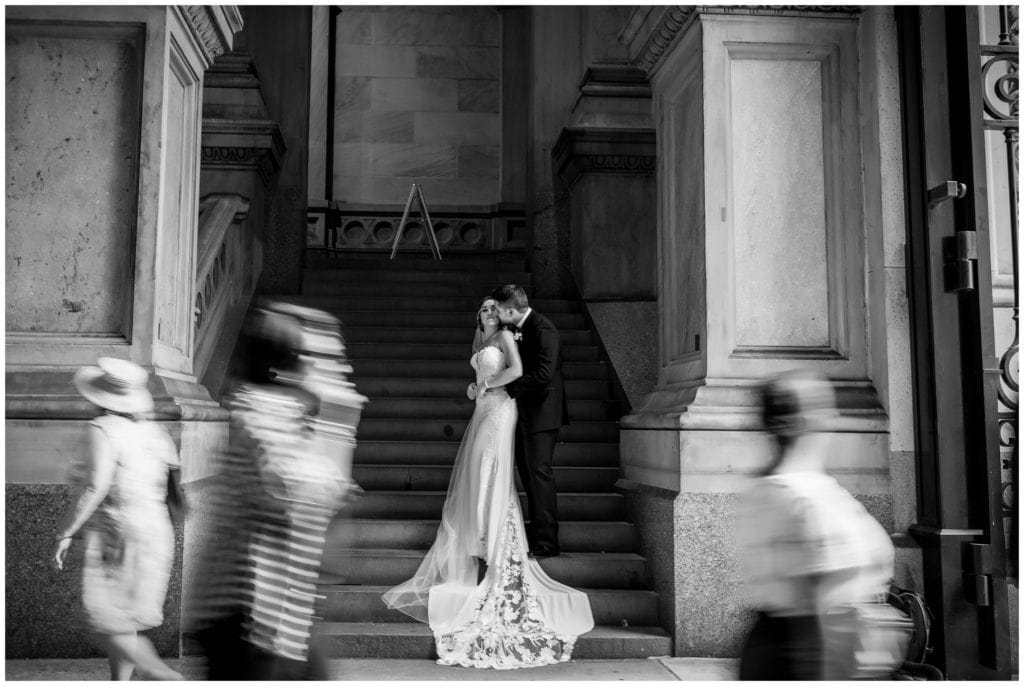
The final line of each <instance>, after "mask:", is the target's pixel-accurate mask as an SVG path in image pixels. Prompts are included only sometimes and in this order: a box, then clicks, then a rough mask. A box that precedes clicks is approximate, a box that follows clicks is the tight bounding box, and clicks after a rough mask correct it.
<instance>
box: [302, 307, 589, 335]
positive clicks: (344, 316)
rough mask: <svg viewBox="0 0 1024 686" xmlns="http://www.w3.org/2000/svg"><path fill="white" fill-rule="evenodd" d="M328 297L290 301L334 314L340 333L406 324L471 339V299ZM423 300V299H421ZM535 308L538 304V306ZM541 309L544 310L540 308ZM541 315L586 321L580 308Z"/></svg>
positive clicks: (576, 324)
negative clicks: (451, 304) (402, 301)
mask: <svg viewBox="0 0 1024 686" xmlns="http://www.w3.org/2000/svg"><path fill="white" fill-rule="evenodd" d="M326 301H327V298H317V297H295V298H293V300H292V302H294V303H295V304H297V305H304V306H306V307H315V308H318V309H321V310H325V311H327V312H329V313H330V314H333V315H334V316H336V317H337V318H338V319H340V320H341V323H342V333H344V332H345V331H346V330H347V328H348V327H350V326H405V327H408V328H410V329H414V330H419V329H420V328H421V327H423V328H430V327H440V328H449V327H464V329H463V330H464V331H466V332H467V337H468V340H469V341H470V342H472V340H473V326H474V325H475V324H474V321H475V317H476V306H477V304H479V303H474V304H473V305H472V306H470V307H468V308H462V309H458V310H449V311H443V310H438V309H437V308H438V305H437V304H435V303H427V306H428V307H429V308H430V309H423V308H418V309H415V310H404V311H402V310H379V311H373V310H367V309H365V308H362V307H361V308H359V309H345V308H341V307H336V306H334V305H332V304H330V303H328V302H326ZM421 304H422V303H421ZM537 309H538V310H539V309H540V307H539V306H538V308H537ZM541 311H543V310H541ZM543 312H544V316H546V317H547V318H548V319H550V320H551V323H552V324H554V325H555V327H556V328H557V329H558V330H559V332H562V331H566V330H586V322H585V320H584V317H583V315H582V314H581V313H579V312H553V311H550V310H548V311H543Z"/></svg>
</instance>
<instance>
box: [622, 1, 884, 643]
mask: <svg viewBox="0 0 1024 686" xmlns="http://www.w3.org/2000/svg"><path fill="white" fill-rule="evenodd" d="M858 23H859V17H858V14H856V13H849V12H846V11H843V10H842V8H838V9H837V10H836V11H831V10H830V11H822V12H816V11H803V10H800V9H793V8H789V9H785V8H781V9H768V8H740V7H729V8H710V7H702V8H683V7H654V8H637V10H635V12H634V14H633V15H632V16H631V18H630V21H629V22H628V24H627V28H626V30H625V31H624V34H623V37H624V39H625V40H626V41H627V43H628V45H629V48H630V57H631V60H632V62H633V63H634V64H635V65H637V66H639V67H641V68H643V69H645V70H646V72H647V74H648V76H649V78H650V80H651V84H652V86H653V90H654V120H655V122H657V146H658V147H657V156H658V160H659V163H658V175H659V176H658V196H659V197H658V219H657V226H658V261H659V264H658V274H659V280H660V283H659V321H660V331H659V350H660V355H659V366H660V371H659V374H658V384H657V387H656V388H655V389H654V391H653V392H651V393H650V394H648V395H647V397H646V398H645V399H644V400H643V402H642V403H641V404H640V406H639V407H637V408H634V412H633V414H632V415H630V416H628V417H625V418H623V420H622V422H621V426H622V433H621V454H622V464H623V472H624V476H625V478H626V480H627V483H626V485H628V486H629V487H630V488H632V489H634V490H633V495H632V496H631V501H632V502H633V504H634V511H635V512H637V513H638V515H637V516H638V518H639V520H640V521H639V524H640V528H641V538H642V539H644V542H645V545H646V546H649V547H650V548H652V549H653V550H657V551H658V552H657V553H656V555H660V556H661V557H662V558H663V557H664V555H665V553H664V552H661V551H663V550H671V551H672V553H671V559H670V561H665V560H664V559H662V560H661V561H660V563H659V564H655V565H654V571H655V575H656V577H657V578H656V585H657V587H658V590H659V591H662V592H663V593H664V594H665V596H664V597H663V607H662V609H663V619H665V618H666V617H671V619H670V620H669V621H670V622H671V623H672V625H673V628H674V633H675V651H676V654H677V655H692V656H698V655H706V656H724V655H735V654H737V652H738V650H739V647H740V644H741V643H740V642H741V640H742V638H743V636H744V634H745V630H746V622H747V620H748V613H747V611H745V610H744V609H743V607H742V604H741V600H740V595H741V588H740V586H739V581H738V579H737V568H736V561H735V551H734V549H733V547H732V545H731V540H732V538H733V532H732V526H733V519H734V515H733V510H734V505H735V494H736V493H737V492H739V491H741V490H742V489H744V488H745V487H746V483H747V479H748V477H749V475H750V474H751V473H753V472H754V471H756V470H757V469H758V468H760V467H761V466H762V465H763V464H764V461H765V459H766V458H767V455H768V453H767V447H768V444H767V437H766V436H765V434H764V433H763V432H762V431H761V430H760V426H759V420H758V414H757V409H758V408H757V398H756V394H755V388H756V385H757V383H758V381H759V379H761V378H763V377H764V376H765V375H768V374H771V373H774V372H778V371H782V370H784V369H788V368H794V367H809V368H814V369H817V370H820V371H821V372H823V373H825V374H827V375H828V376H829V377H831V378H832V379H833V380H834V381H835V382H836V384H837V393H838V399H839V404H840V412H839V414H838V416H837V417H836V418H835V419H834V422H833V425H832V427H831V429H832V431H833V432H834V442H833V452H832V454H831V455H830V456H829V464H828V467H829V470H830V472H831V473H832V474H833V475H834V476H836V477H837V478H838V480H839V481H840V483H842V484H843V485H844V486H845V487H846V488H847V489H849V490H850V491H851V492H853V493H854V494H855V495H856V496H857V497H858V498H859V499H861V500H862V501H863V502H864V503H865V505H866V506H867V507H868V509H869V510H870V511H871V512H872V513H873V514H874V515H875V516H876V517H877V518H878V519H879V520H880V521H881V522H882V524H883V525H884V526H885V527H886V528H887V529H889V530H892V526H893V522H892V502H891V496H890V469H889V452H888V451H889V448H888V417H887V415H886V412H885V411H884V409H883V408H882V406H881V404H880V402H879V399H878V396H877V393H876V391H875V388H874V382H873V379H872V371H871V366H870V357H869V354H868V335H867V321H868V311H869V307H870V305H869V303H868V302H867V300H866V294H865V282H866V281H867V280H868V278H869V277H870V274H868V273H867V272H866V269H865V233H866V230H867V229H868V227H867V225H866V221H865V212H864V197H863V190H862V189H863V180H862V171H863V170H862V159H861V158H862V155H861V130H860V127H861V122H860V113H861V110H860V102H859V98H860V86H859V72H858V69H859V45H858ZM668 531H671V532H672V533H671V536H669V535H668V534H667V532H668Z"/></svg>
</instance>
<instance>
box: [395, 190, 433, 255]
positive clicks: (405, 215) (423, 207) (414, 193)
mask: <svg viewBox="0 0 1024 686" xmlns="http://www.w3.org/2000/svg"><path fill="white" fill-rule="evenodd" d="M413 199H415V200H416V201H418V202H419V204H420V214H421V215H423V220H424V224H425V225H426V229H427V239H428V241H429V243H430V252H432V253H433V254H434V259H435V260H440V259H441V247H440V246H439V245H438V244H437V234H435V233H434V224H433V222H431V221H430V213H429V212H427V203H426V201H425V200H424V199H423V191H421V190H420V185H419V184H418V183H414V184H413V185H412V188H410V189H409V199H408V200H406V201H405V211H404V212H402V221H400V222H399V223H398V231H396V232H395V242H394V245H392V246H391V259H395V255H397V254H398V244H399V242H400V241H401V240H402V232H403V231H405V224H406V222H408V221H409V211H410V210H412V201H413Z"/></svg>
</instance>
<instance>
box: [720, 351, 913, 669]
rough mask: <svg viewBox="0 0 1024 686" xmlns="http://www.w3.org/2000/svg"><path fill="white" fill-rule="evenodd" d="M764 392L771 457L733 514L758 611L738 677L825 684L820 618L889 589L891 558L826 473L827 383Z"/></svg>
mask: <svg viewBox="0 0 1024 686" xmlns="http://www.w3.org/2000/svg"><path fill="white" fill-rule="evenodd" d="M762 394H763V410H762V411H763V415H762V417H763V420H764V426H765V429H766V430H767V431H768V432H769V433H770V434H771V436H772V438H773V448H774V452H773V455H772V459H771V463H770V464H769V466H768V468H767V469H766V470H765V472H764V473H763V475H762V476H761V477H760V478H758V479H757V480H756V482H755V483H754V484H753V486H751V488H750V489H749V490H748V491H746V492H745V493H744V494H743V495H742V496H741V498H740V504H739V508H738V513H737V543H738V549H739V555H740V562H741V566H742V568H743V571H744V577H745V581H746V586H745V590H746V597H747V601H748V602H749V604H750V605H751V606H752V607H754V608H755V609H757V610H758V618H757V621H756V622H755V625H754V627H753V629H752V630H751V633H750V635H749V637H748V639H747V643H746V645H745V646H744V649H743V653H742V655H741V660H740V679H742V680H766V679H771V680H815V679H823V678H825V674H826V659H825V656H826V652H825V639H824V634H823V630H822V617H823V615H824V614H825V612H826V611H827V610H829V609H830V608H834V607H837V606H839V605H843V604H845V603H851V602H862V601H869V600H872V599H875V598H877V597H878V595H879V594H880V593H884V591H885V589H886V586H887V583H888V581H889V579H891V577H892V573H893V561H894V554H895V553H894V549H893V545H892V542H891V541H890V540H889V536H888V534H886V532H885V530H884V529H883V528H882V527H881V525H879V524H878V522H877V521H876V520H875V519H874V518H873V517H872V516H871V515H870V514H868V512H867V511H866V510H865V509H864V507H863V505H861V504H860V503H859V502H858V501H857V500H856V499H855V498H854V497H853V496H852V495H850V494H849V493H848V492H847V491H846V490H845V489H844V488H843V487H842V486H840V485H839V484H838V483H837V482H836V481H835V479H833V478H832V477H830V476H828V475H827V474H826V473H825V463H826V459H827V457H828V454H829V450H830V437H829V435H828V434H827V433H824V431H825V430H827V423H828V420H829V418H830V417H832V416H834V415H835V412H836V411H835V393H834V390H833V388H832V385H831V383H830V382H829V381H828V380H826V379H824V378H822V377H820V376H817V375H816V374H813V373H811V372H807V371H794V372H788V373H785V374H781V375H779V376H777V377H774V378H772V379H770V380H769V381H767V382H766V383H765V384H764V386H763V387H762Z"/></svg>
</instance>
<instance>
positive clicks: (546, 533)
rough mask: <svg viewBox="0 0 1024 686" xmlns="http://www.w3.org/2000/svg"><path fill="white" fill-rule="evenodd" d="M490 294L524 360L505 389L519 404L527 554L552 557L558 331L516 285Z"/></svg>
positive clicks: (562, 413)
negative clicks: (511, 332)
mask: <svg viewBox="0 0 1024 686" xmlns="http://www.w3.org/2000/svg"><path fill="white" fill-rule="evenodd" d="M491 298H493V299H494V301H495V303H496V304H497V310H498V312H497V314H498V319H499V320H500V321H501V323H502V324H509V325H511V326H512V327H513V328H512V331H513V334H514V336H515V338H516V340H517V341H518V344H519V355H520V357H521V358H522V361H523V375H522V376H521V377H519V378H518V379H516V380H515V381H513V382H512V383H510V384H508V385H507V386H506V387H505V388H506V389H507V390H508V394H509V395H510V396H511V397H513V398H515V401H516V405H517V406H518V408H519V421H518V423H517V424H516V465H517V466H518V468H519V478H520V480H521V481H522V483H523V488H524V489H525V490H526V505H527V512H528V518H529V520H530V524H529V526H528V527H527V529H526V537H527V540H528V542H529V545H530V554H531V555H532V556H533V557H554V556H556V555H558V553H559V549H558V506H557V502H556V493H555V475H554V471H553V470H552V466H551V462H552V457H553V455H554V451H555V440H556V439H557V438H558V429H559V427H561V426H562V425H563V424H567V423H568V417H569V412H568V410H567V409H566V404H565V382H564V380H563V378H562V349H561V344H560V342H559V338H558V330H557V329H556V328H555V326H554V324H552V323H551V321H550V320H548V318H547V317H545V316H544V315H542V314H541V313H539V312H536V311H534V310H533V309H531V308H530V304H529V302H528V301H527V299H526V292H525V291H524V290H523V289H522V288H521V287H519V286H517V285H515V284H509V285H507V286H502V287H500V288H498V289H496V290H495V291H494V292H493V293H491Z"/></svg>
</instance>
